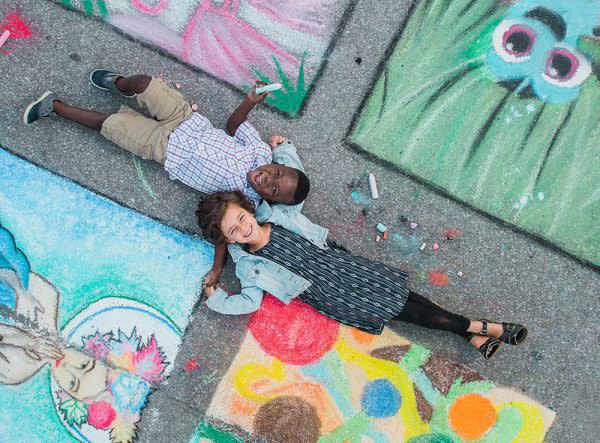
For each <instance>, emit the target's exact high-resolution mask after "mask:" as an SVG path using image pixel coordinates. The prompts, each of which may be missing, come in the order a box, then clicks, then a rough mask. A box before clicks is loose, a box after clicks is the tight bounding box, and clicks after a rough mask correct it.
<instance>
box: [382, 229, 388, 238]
mask: <svg viewBox="0 0 600 443" xmlns="http://www.w3.org/2000/svg"><path fill="white" fill-rule="evenodd" d="M387 236H388V231H385V232H384V233H383V237H382V238H383V239H384V240H385V239H386V238H387Z"/></svg>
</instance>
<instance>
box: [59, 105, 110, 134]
mask: <svg viewBox="0 0 600 443" xmlns="http://www.w3.org/2000/svg"><path fill="white" fill-rule="evenodd" d="M53 109H54V112H56V113H57V114H58V115H60V116H61V117H64V118H66V119H67V120H71V121H72V122H75V123H78V124H80V125H81V126H85V127H86V128H90V129H93V130H94V131H100V130H101V129H102V124H103V123H104V121H105V120H106V119H107V118H108V117H110V115H109V114H101V113H99V112H96V111H90V110H87V109H82V108H77V107H75V106H71V105H68V104H66V103H63V102H61V101H58V100H54V108H53Z"/></svg>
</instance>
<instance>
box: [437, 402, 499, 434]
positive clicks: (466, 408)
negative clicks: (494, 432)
mask: <svg viewBox="0 0 600 443" xmlns="http://www.w3.org/2000/svg"><path fill="white" fill-rule="evenodd" d="M448 419H449V421H450V426H451V427H452V429H453V430H454V432H456V433H457V434H458V435H459V436H460V437H462V438H464V439H468V440H473V439H478V438H481V437H482V436H483V434H485V433H486V432H487V431H488V430H489V429H490V428H491V427H492V426H494V423H496V420H497V419H498V416H497V415H496V410H495V409H494V406H493V405H492V402H491V401H489V400H488V399H487V398H485V397H484V396H482V395H479V394H466V395H461V396H460V397H458V398H457V399H456V400H455V401H454V403H452V405H451V406H450V410H449V411H448Z"/></svg>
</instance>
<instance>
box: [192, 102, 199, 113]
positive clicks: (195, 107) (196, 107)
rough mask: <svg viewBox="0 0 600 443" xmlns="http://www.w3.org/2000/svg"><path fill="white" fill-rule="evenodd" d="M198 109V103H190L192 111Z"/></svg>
mask: <svg viewBox="0 0 600 443" xmlns="http://www.w3.org/2000/svg"><path fill="white" fill-rule="evenodd" d="M197 110H198V105H197V104H196V103H194V104H193V105H192V111H194V112H196V111H197Z"/></svg>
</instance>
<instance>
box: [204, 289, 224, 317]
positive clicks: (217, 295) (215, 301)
mask: <svg viewBox="0 0 600 443" xmlns="http://www.w3.org/2000/svg"><path fill="white" fill-rule="evenodd" d="M227 297H229V294H228V293H227V292H226V291H225V290H224V289H223V288H217V290H216V291H215V292H214V294H213V295H211V296H210V297H208V300H206V306H208V307H209V308H210V309H212V310H213V311H216V312H221V309H220V308H221V306H223V303H224V302H225V300H226V299H227Z"/></svg>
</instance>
